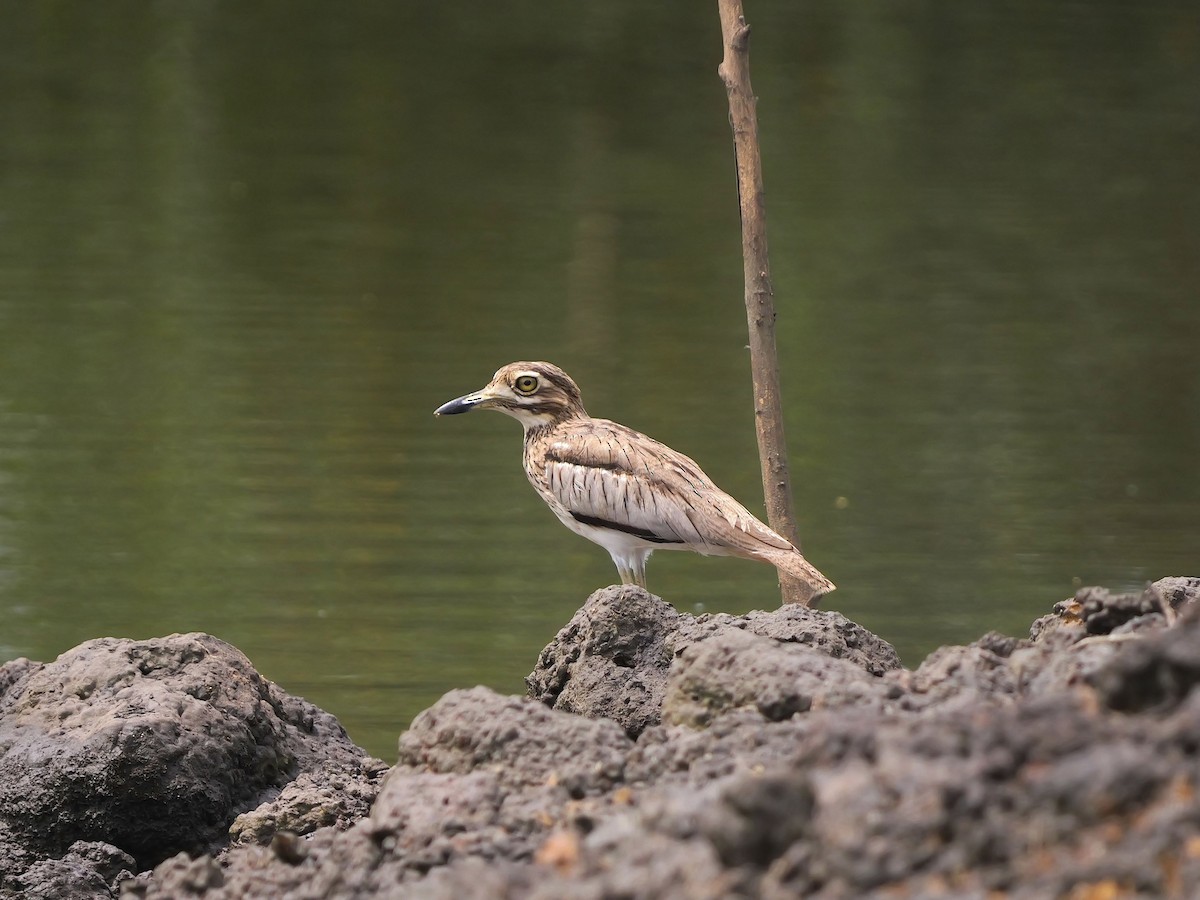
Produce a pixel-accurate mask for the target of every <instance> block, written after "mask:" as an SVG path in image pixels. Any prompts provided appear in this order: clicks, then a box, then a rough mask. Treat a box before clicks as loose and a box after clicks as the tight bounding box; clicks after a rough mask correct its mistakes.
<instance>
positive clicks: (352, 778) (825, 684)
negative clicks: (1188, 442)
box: [0, 584, 1200, 900]
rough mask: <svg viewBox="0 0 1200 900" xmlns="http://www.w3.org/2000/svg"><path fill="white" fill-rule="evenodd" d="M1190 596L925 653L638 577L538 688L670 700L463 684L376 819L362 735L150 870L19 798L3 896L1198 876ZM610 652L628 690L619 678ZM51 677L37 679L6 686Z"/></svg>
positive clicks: (808, 891) (417, 745) (1126, 887)
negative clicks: (910, 665)
mask: <svg viewBox="0 0 1200 900" xmlns="http://www.w3.org/2000/svg"><path fill="white" fill-rule="evenodd" d="M1190 589H1191V586H1190V585H1189V584H1184V585H1182V586H1178V585H1177V586H1176V587H1175V588H1170V587H1169V586H1168V587H1167V588H1164V587H1160V586H1155V587H1154V588H1153V592H1154V593H1153V595H1152V596H1150V598H1149V600H1147V599H1146V596H1147V595H1138V596H1134V597H1132V599H1130V596H1131V595H1112V594H1104V593H1101V592H1099V591H1095V590H1092V591H1088V592H1084V593H1082V596H1081V597H1079V598H1078V599H1077V600H1075V601H1072V607H1071V608H1070V609H1068V608H1067V607H1066V606H1064V607H1063V610H1062V613H1063V614H1061V615H1056V616H1055V617H1053V618H1052V619H1051V620H1049V622H1048V623H1047V626H1046V627H1044V628H1042V629H1040V630H1039V631H1038V632H1037V634H1036V635H1035V636H1034V637H1032V638H1030V639H1018V638H1008V637H1004V636H1001V635H996V634H988V635H984V636H983V637H982V638H980V639H979V640H978V641H976V642H974V643H973V644H971V645H969V646H966V647H947V648H941V649H940V650H938V651H936V652H935V653H934V654H931V656H930V658H929V659H927V660H926V661H925V662H924V663H923V664H922V665H921V666H920V667H918V669H917V670H915V671H911V672H910V671H906V670H900V669H895V668H889V667H888V665H889V663H888V656H887V652H886V651H887V646H886V645H885V644H883V643H882V642H878V641H877V639H876V640H874V641H873V640H871V639H870V638H866V637H864V636H862V635H860V634H858V633H857V632H856V631H855V630H854V628H849V627H846V626H845V625H843V624H842V623H840V622H839V621H838V620H837V619H836V618H832V617H829V616H830V614H825V613H817V614H814V615H810V614H809V613H802V614H797V613H796V612H795V611H792V610H788V611H785V612H784V613H782V614H781V615H772V614H758V615H751V616H745V617H715V616H713V617H701V618H699V619H693V618H692V617H690V616H682V615H678V614H674V618H672V611H667V610H664V609H663V608H662V607H660V606H659V605H658V603H657V601H655V600H654V598H651V597H650V596H649V595H647V594H644V592H641V591H640V589H636V588H623V589H616V590H611V591H608V592H600V594H599V595H593V598H591V599H590V600H589V605H590V612H589V616H587V617H585V616H582V615H579V616H577V617H576V619H575V620H573V622H574V625H573V626H572V627H571V628H568V629H564V632H563V633H561V634H560V638H562V640H560V641H558V642H557V643H556V644H555V645H553V647H555V648H557V649H552V650H551V651H550V652H548V653H547V654H546V655H545V656H544V657H543V662H544V663H545V665H539V672H540V673H541V674H540V675H539V680H538V681H537V682H536V683H537V684H538V685H540V687H538V688H537V690H539V691H545V693H546V696H547V697H550V696H554V697H555V698H561V697H562V696H564V695H567V696H570V694H569V693H568V692H569V691H570V690H571V689H572V682H575V684H576V688H577V690H578V693H577V694H576V699H574V700H572V701H571V703H572V704H574V703H582V704H583V705H585V706H586V707H587V708H588V710H589V711H590V713H591V714H596V713H597V711H598V710H599V709H601V708H602V705H603V704H604V703H611V702H612V700H613V699H614V698H616V697H619V696H622V692H625V693H624V696H631V694H630V693H629V692H628V688H629V685H631V684H633V683H634V682H635V681H640V683H641V684H643V685H650V684H651V681H652V680H653V678H654V677H656V676H655V675H654V673H656V672H658V673H661V672H664V671H665V673H666V674H665V676H664V681H663V684H662V686H661V692H662V696H663V697H665V708H664V709H665V712H664V713H663V715H662V716H660V717H656V716H643V718H642V720H641V723H642V724H636V722H635V719H633V718H628V719H627V720H626V721H625V722H624V723H621V724H618V723H617V722H615V721H612V720H609V719H606V718H592V717H585V716H582V715H578V714H574V713H569V712H566V711H564V710H561V709H551V708H550V707H549V706H547V705H546V704H545V703H543V702H537V701H535V700H529V699H521V698H515V697H504V696H501V695H499V694H496V693H495V692H493V691H491V690H488V689H486V688H473V689H470V690H463V691H452V692H450V693H449V694H447V695H446V696H444V697H443V698H442V699H441V700H440V701H438V703H436V704H435V705H434V706H433V707H431V708H430V709H428V710H426V711H425V712H424V713H422V714H421V715H420V716H418V717H417V718H416V719H415V720H414V721H413V724H412V727H411V728H410V729H409V730H408V731H407V732H406V733H405V734H404V735H402V736H401V739H400V761H399V763H398V764H397V765H396V766H395V767H394V768H393V769H392V770H391V771H390V772H389V774H388V775H387V777H386V779H385V780H384V782H383V784H382V786H381V787H380V788H379V789H378V792H377V793H378V795H377V797H376V798H375V800H374V804H373V806H372V808H371V811H370V814H369V815H367V816H365V817H364V816H362V814H361V810H362V809H363V806H364V805H365V803H366V802H367V799H366V798H367V797H369V796H371V795H372V792H373V791H375V782H374V781H372V780H371V778H372V777H375V776H374V775H373V774H372V773H375V774H376V775H377V770H376V769H371V768H370V767H369V766H367V765H366V764H365V763H361V762H360V763H359V769H358V770H356V769H355V768H354V766H352V765H349V764H348V763H347V762H346V761H345V760H344V759H339V758H338V755H337V754H334V756H335V758H334V759H333V760H332V761H330V762H327V763H325V764H323V765H321V766H319V767H317V768H314V769H311V770H307V772H306V774H307V776H309V777H298V778H297V779H296V780H295V781H294V782H293V784H292V786H291V787H290V788H288V787H285V788H284V789H283V790H282V791H281V792H278V793H276V792H275V791H271V792H268V794H267V797H266V800H267V803H266V805H264V806H261V807H259V809H258V810H256V812H260V811H261V812H262V815H261V817H259V818H255V816H254V815H253V814H250V815H248V816H245V817H243V818H242V819H241V820H240V822H241V823H242V824H241V825H240V826H239V827H237V828H235V829H234V831H235V833H236V834H237V835H238V836H239V838H240V839H241V841H242V842H238V843H234V844H232V845H230V846H228V847H227V848H226V849H224V850H222V851H220V852H219V853H218V854H216V855H214V854H212V853H205V854H202V855H200V856H199V857H198V858H196V859H190V858H188V857H187V856H186V855H179V856H175V857H171V858H168V859H166V860H165V861H163V862H162V863H161V864H159V865H158V866H157V868H155V869H154V871H153V872H152V873H144V872H143V873H141V874H139V875H137V876H136V877H135V878H133V879H129V878H126V877H125V874H124V870H123V869H122V868H121V867H122V865H125V862H123V861H128V862H133V860H131V859H130V858H129V857H127V856H122V853H121V851H120V850H117V849H116V847H108V846H106V845H91V847H90V849H89V848H88V847H84V846H81V845H72V846H71V847H70V848H69V849H68V850H67V851H65V852H62V853H59V854H57V855H46V854H42V855H40V856H39V855H37V854H36V853H35V852H34V851H33V850H31V849H30V848H29V846H27V845H26V844H25V843H23V842H22V841H23V840H24V839H23V838H21V835H18V836H17V837H18V838H20V840H18V841H16V843H15V845H14V846H16V847H17V848H18V849H17V851H16V854H15V855H14V854H12V853H10V854H9V855H7V856H6V855H4V849H5V843H6V842H5V840H4V839H5V837H8V836H11V828H10V825H9V824H8V823H7V821H6V820H4V819H2V818H0V879H4V881H3V882H0V887H2V888H10V887H11V886H13V885H21V886H25V885H28V886H30V887H31V888H32V889H33V890H38V891H41V892H42V893H41V894H40V895H39V896H57V895H56V894H53V893H52V892H53V891H54V890H56V889H58V887H59V886H61V888H62V890H63V891H70V890H75V891H78V892H80V893H77V894H64V896H79V897H84V896H89V897H90V896H96V897H102V896H103V897H110V896H111V895H112V892H113V890H114V889H115V887H114V886H115V885H116V884H117V882H120V889H121V891H122V892H123V895H124V896H129V897H134V896H140V897H144V898H147V900H166V898H176V897H198V898H208V900H251V898H261V897H276V896H278V897H308V898H328V900H358V898H363V900H365V898H375V897H404V898H417V900H442V898H445V900H450V898H458V897H471V896H487V897H497V898H512V900H516V898H521V900H524V898H534V900H550V898H558V897H567V896H569V897H572V898H585V900H604V898H611V897H622V898H628V900H650V898H663V897H665V898H678V900H685V898H686V900H691V898H713V900H715V898H723V897H733V898H759V897H761V898H768V900H782V898H790V897H797V896H804V897H813V898H828V900H834V898H845V897H860V896H861V897H879V898H881V897H891V896H912V897H918V896H919V897H923V898H925V897H928V898H938V897H942V898H952V897H953V898H957V897H980V898H982V897H986V896H1001V895H1003V896H1012V897H1019V898H1026V897H1027V898H1034V897H1054V896H1064V897H1072V896H1073V897H1083V896H1114V897H1115V896H1147V897H1149V896H1179V897H1185V896H1200V843H1198V842H1197V838H1196V822H1197V821H1200V762H1198V761H1197V755H1196V748H1197V747H1200V690H1198V689H1197V685H1198V684H1200V649H1198V648H1200V614H1196V613H1194V612H1191V611H1189V610H1190V609H1192V608H1193V607H1192V606H1189V604H1191V601H1190V600H1189V599H1188V597H1189V596H1190V595H1189V594H1188V593H1187V592H1188V590H1190ZM1164 591H1168V592H1169V591H1174V592H1175V593H1168V592H1164ZM597 598H599V599H597ZM1114 598H1118V599H1114ZM1177 598H1178V599H1177ZM1150 602H1153V603H1155V604H1157V606H1156V607H1155V609H1154V611H1150V612H1147V611H1146V610H1147V609H1148V608H1149V607H1148V606H1147V604H1148V603H1150ZM626 608H630V609H631V610H632V611H633V612H634V613H635V614H634V615H631V617H630V618H629V619H627V620H621V619H620V615H621V610H623V609H626ZM810 612H811V611H810ZM1072 616H1073V617H1074V618H1075V619H1076V621H1075V622H1070V621H1069V618H1070V617H1072ZM1089 622H1091V623H1094V627H1096V628H1098V629H1100V631H1101V632H1103V633H1089V628H1088V623H1089ZM638 629H645V633H644V634H643V633H634V632H635V631H638ZM1105 629H1107V630H1105ZM564 635H565V637H564ZM804 635H809V636H810V638H809V639H805V638H804V637H803V636H804ZM793 638H794V639H793ZM572 648H573V649H572ZM664 653H665V654H666V657H667V663H666V669H665V670H664V669H663V655H664ZM593 663H595V665H593ZM601 663H603V664H604V665H611V666H614V667H615V669H612V670H610V671H612V672H613V673H614V674H613V678H614V679H615V680H616V681H618V682H621V683H620V684H615V685H613V686H612V690H611V691H610V692H609V693H608V694H607V695H604V694H602V688H603V686H604V685H603V681H604V679H603V678H602V677H600V673H603V672H604V671H605V668H604V665H602V664H601ZM617 669H619V670H628V671H622V672H617V671H616V670H617ZM37 674H38V672H37V671H34V670H32V669H27V670H26V671H24V674H21V673H20V672H18V673H17V677H16V678H14V679H11V680H10V686H9V688H8V689H7V690H6V691H5V692H4V698H5V699H3V700H2V701H0V702H3V703H8V702H9V699H8V698H11V697H12V696H23V692H24V691H25V690H26V687H25V685H26V683H27V681H28V679H30V678H32V677H35V676H36V675H37ZM531 678H532V676H531ZM585 686H586V687H587V690H586V691H585V690H582V688H583V687H585ZM654 690H659V688H655V689H654ZM649 693H650V690H649V689H648V690H647V694H646V696H649ZM643 699H644V698H643ZM554 702H555V703H557V702H558V701H557V699H555V700H554ZM609 708H612V709H616V710H624V711H626V712H628V711H630V710H632V709H633V708H634V706H632V705H627V706H621V705H620V704H617V705H613V706H610V707H609ZM637 708H638V709H640V710H643V711H644V710H645V709H646V707H645V706H644V705H642V704H638V705H637ZM657 718H661V719H662V721H658V723H657V724H652V723H651V720H652V719H657ZM284 719H285V720H288V721H290V718H289V717H284ZM630 723H634V725H633V728H634V730H637V729H638V728H640V731H639V732H638V736H637V740H636V741H634V740H632V739H631V738H630V736H629V734H628V731H629V730H630ZM678 723H682V724H678ZM285 730H286V729H285ZM0 733H2V732H0ZM360 770H361V772H362V778H363V779H365V780H363V781H362V782H360V781H358V780H356V778H357V776H356V775H355V773H356V772H357V771H360ZM322 773H332V774H327V775H324V776H323V775H322ZM343 795H344V796H343ZM306 796H307V797H310V798H314V800H315V802H313V803H312V804H311V805H308V804H307V803H306V801H304V800H303V798H304V797H306ZM272 804H274V805H273V806H272ZM293 824H295V825H298V826H299V827H301V828H308V829H309V833H307V834H298V833H296V832H295V831H293V830H291V829H290V828H289V829H286V830H285V829H283V826H284V825H293ZM5 829H9V831H8V832H6V831H5ZM267 834H271V835H272V837H271V843H270V846H263V845H261V844H260V843H258V841H260V840H262V839H263V836H264V835H267ZM251 837H253V840H251ZM22 854H23V855H22ZM118 870H120V871H118ZM21 878H24V879H27V880H25V881H19V880H17V879H21ZM121 879H124V880H123V881H121ZM13 896H16V895H15V894H14V895H13ZM6 900H7V897H6Z"/></svg>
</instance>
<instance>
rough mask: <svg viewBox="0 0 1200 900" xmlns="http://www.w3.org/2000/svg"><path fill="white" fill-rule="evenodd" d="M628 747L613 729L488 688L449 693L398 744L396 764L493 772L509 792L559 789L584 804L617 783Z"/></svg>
mask: <svg viewBox="0 0 1200 900" xmlns="http://www.w3.org/2000/svg"><path fill="white" fill-rule="evenodd" d="M631 747H632V742H631V741H630V740H629V738H628V737H626V736H625V733H624V731H623V729H621V728H620V727H619V726H618V725H616V724H615V723H614V722H610V721H608V720H607V719H597V720H592V719H585V718H583V717H582V716H576V715H572V714H569V713H563V712H556V711H554V710H551V709H548V708H547V707H546V706H544V705H542V704H541V703H537V702H535V701H532V700H525V699H522V698H519V697H505V696H503V695H501V694H497V693H496V692H495V691H492V690H489V689H488V688H485V687H475V688H471V689H470V690H460V691H450V692H449V693H448V694H446V695H445V696H444V697H442V699H440V700H439V701H438V702H437V703H435V704H434V705H433V706H431V707H430V708H429V709H427V710H425V711H424V712H422V713H420V714H419V715H418V716H417V717H416V718H415V719H413V722H412V725H411V727H410V728H409V729H408V731H406V732H404V734H403V735H401V737H400V753H399V763H400V764H401V765H407V766H412V767H414V768H418V769H423V770H425V771H429V772H443V773H452V772H457V773H463V774H465V773H468V772H475V771H480V770H482V771H491V772H494V773H495V774H496V776H497V777H498V779H499V781H500V784H501V786H502V787H504V788H505V789H506V790H514V789H520V788H526V787H533V786H541V785H545V784H548V783H554V784H561V785H563V786H564V787H565V788H566V789H567V790H568V791H569V792H570V793H571V794H572V795H573V796H576V797H582V796H584V795H586V794H589V793H595V792H598V791H602V790H607V789H609V788H611V787H612V786H613V785H614V784H617V783H618V782H620V780H621V773H622V770H623V769H624V766H625V756H626V754H628V752H629V750H630V748H631Z"/></svg>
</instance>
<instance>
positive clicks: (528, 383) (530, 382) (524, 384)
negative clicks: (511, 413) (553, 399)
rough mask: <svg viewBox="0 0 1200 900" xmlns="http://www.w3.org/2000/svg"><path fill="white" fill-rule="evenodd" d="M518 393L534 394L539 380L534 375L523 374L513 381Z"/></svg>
mask: <svg viewBox="0 0 1200 900" xmlns="http://www.w3.org/2000/svg"><path fill="white" fill-rule="evenodd" d="M513 387H515V388H516V389H517V393H518V394H526V395H528V394H532V393H533V392H534V391H536V390H537V388H538V380H537V378H535V377H534V376H533V375H521V376H519V377H518V378H517V380H516V381H514V382H513Z"/></svg>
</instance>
